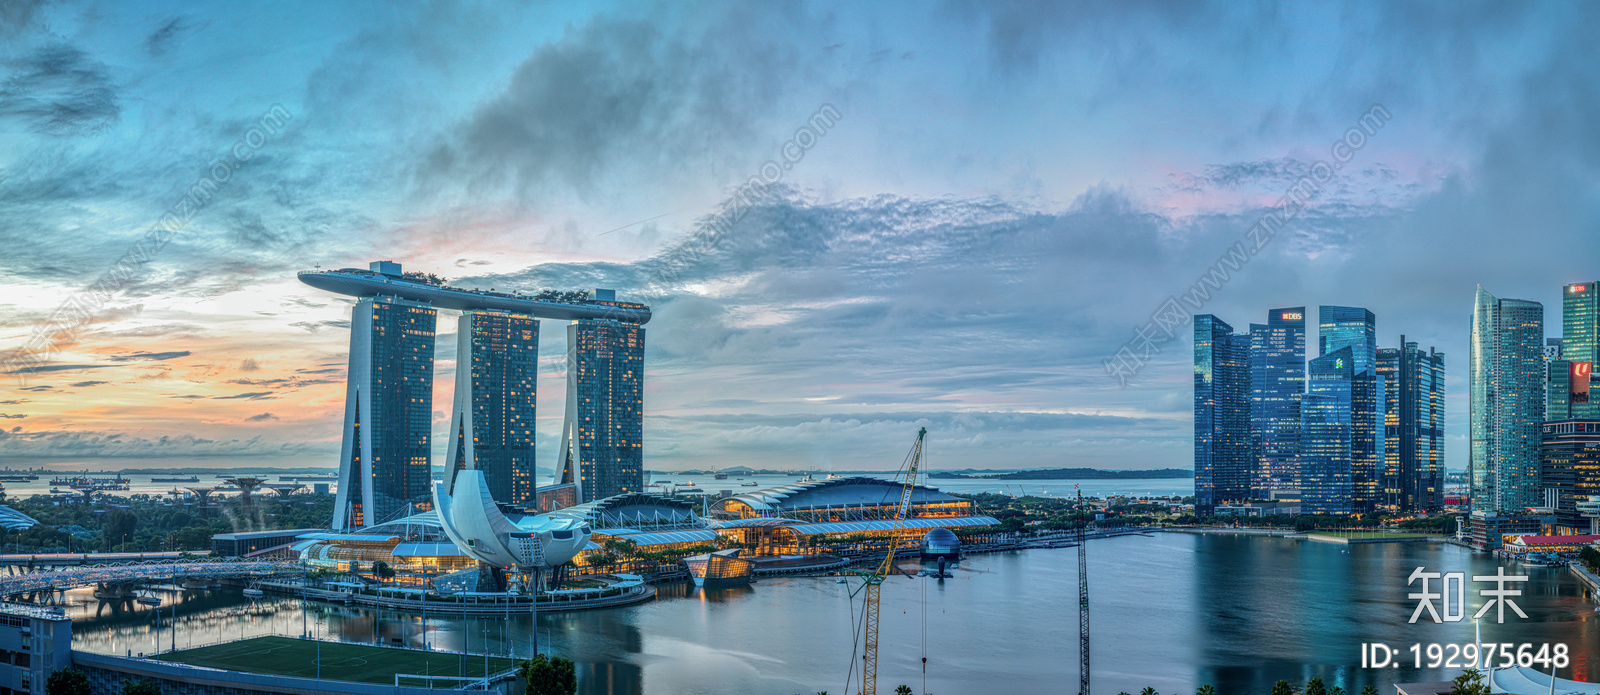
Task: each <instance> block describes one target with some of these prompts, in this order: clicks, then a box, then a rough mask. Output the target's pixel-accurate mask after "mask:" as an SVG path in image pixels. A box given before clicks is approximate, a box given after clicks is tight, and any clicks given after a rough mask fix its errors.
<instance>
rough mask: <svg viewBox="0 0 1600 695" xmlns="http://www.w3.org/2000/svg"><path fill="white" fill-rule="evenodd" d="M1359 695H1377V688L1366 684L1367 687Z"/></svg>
mask: <svg viewBox="0 0 1600 695" xmlns="http://www.w3.org/2000/svg"><path fill="white" fill-rule="evenodd" d="M1361 695H1378V686H1376V685H1373V684H1371V683H1368V684H1367V687H1365V688H1362V689H1361Z"/></svg>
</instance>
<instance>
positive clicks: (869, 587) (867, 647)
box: [861, 427, 928, 695]
mask: <svg viewBox="0 0 1600 695" xmlns="http://www.w3.org/2000/svg"><path fill="white" fill-rule="evenodd" d="M927 436H928V428H926V427H924V428H922V429H921V430H920V431H918V432H917V441H916V443H914V444H912V445H911V453H910V454H907V456H906V459H907V461H908V462H909V463H908V465H907V466H906V480H905V484H904V485H902V486H901V487H900V504H899V506H898V507H897V508H896V509H895V514H894V520H895V525H894V531H895V532H894V534H893V535H892V536H891V540H890V541H889V553H888V554H887V555H884V556H883V564H881V565H879V566H878V570H877V571H876V572H873V573H870V574H868V573H863V575H864V576H865V578H866V582H865V583H864V584H863V585H862V588H864V589H866V592H867V593H866V597H865V598H864V599H863V600H862V602H863V603H864V604H865V605H864V607H863V613H864V615H863V618H862V619H863V621H864V622H865V623H866V624H865V626H864V627H863V630H862V631H863V632H865V633H866V636H865V641H864V644H863V648H862V651H861V695H877V693H878V592H879V590H880V589H881V588H882V586H883V580H884V578H885V577H887V576H889V573H890V572H893V571H894V552H895V549H896V548H898V547H899V545H900V530H901V529H903V528H905V523H906V514H907V513H909V511H910V509H911V491H912V488H913V487H914V486H915V485H916V483H917V466H918V465H919V464H921V463H922V440H923V438H925V437H927Z"/></svg>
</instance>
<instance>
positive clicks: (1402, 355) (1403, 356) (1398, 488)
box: [1378, 335, 1444, 512]
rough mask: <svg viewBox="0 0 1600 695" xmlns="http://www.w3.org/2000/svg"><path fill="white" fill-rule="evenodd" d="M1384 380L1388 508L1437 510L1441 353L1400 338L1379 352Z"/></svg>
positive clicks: (1440, 461) (1385, 500) (1439, 501)
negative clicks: (1390, 346)
mask: <svg viewBox="0 0 1600 695" xmlns="http://www.w3.org/2000/svg"><path fill="white" fill-rule="evenodd" d="M1378 376H1379V378H1380V379H1381V381H1382V383H1383V384H1384V389H1383V396H1384V407H1383V408H1382V412H1383V415H1384V423H1383V429H1384V437H1383V443H1384V447H1383V454H1384V457H1383V467H1382V471H1383V478H1382V480H1383V494H1382V498H1381V499H1380V506H1381V507H1382V508H1383V509H1384V510H1386V511H1390V512H1409V511H1424V512H1431V511H1437V510H1438V509H1439V508H1440V506H1441V505H1442V503H1443V492H1444V354H1443V353H1440V352H1438V351H1435V350H1433V349H1432V348H1430V349H1429V350H1428V351H1426V352H1424V351H1422V350H1421V349H1419V348H1418V347H1417V344H1416V343H1408V342H1406V337H1405V336H1403V335H1402V336H1400V347H1398V348H1383V349H1381V350H1378Z"/></svg>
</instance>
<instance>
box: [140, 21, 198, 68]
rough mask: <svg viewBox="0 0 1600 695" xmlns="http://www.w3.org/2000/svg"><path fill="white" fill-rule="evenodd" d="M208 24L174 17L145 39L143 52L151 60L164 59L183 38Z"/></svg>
mask: <svg viewBox="0 0 1600 695" xmlns="http://www.w3.org/2000/svg"><path fill="white" fill-rule="evenodd" d="M209 24H210V23H209V22H193V21H190V20H188V19H186V18H184V17H174V18H172V19H170V20H168V21H167V22H166V23H165V24H162V25H161V28H159V29H156V30H155V31H153V32H151V33H150V35H149V36H148V37H145V40H144V45H145V50H146V51H147V52H149V54H150V57H151V58H162V57H165V56H166V55H167V53H169V52H170V51H171V50H172V49H173V48H175V47H176V46H177V45H178V43H179V42H180V41H182V40H183V39H184V38H185V37H187V36H189V35H191V34H194V33H196V32H199V31H201V30H203V29H205V28H206V27H207V26H208V25H209Z"/></svg>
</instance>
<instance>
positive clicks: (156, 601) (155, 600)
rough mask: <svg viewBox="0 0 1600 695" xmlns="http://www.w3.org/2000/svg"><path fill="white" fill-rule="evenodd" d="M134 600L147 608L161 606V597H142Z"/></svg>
mask: <svg viewBox="0 0 1600 695" xmlns="http://www.w3.org/2000/svg"><path fill="white" fill-rule="evenodd" d="M134 600H135V601H138V602H139V603H142V604H144V605H146V606H159V605H161V597H159V596H140V597H139V598H136V599H134Z"/></svg>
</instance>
